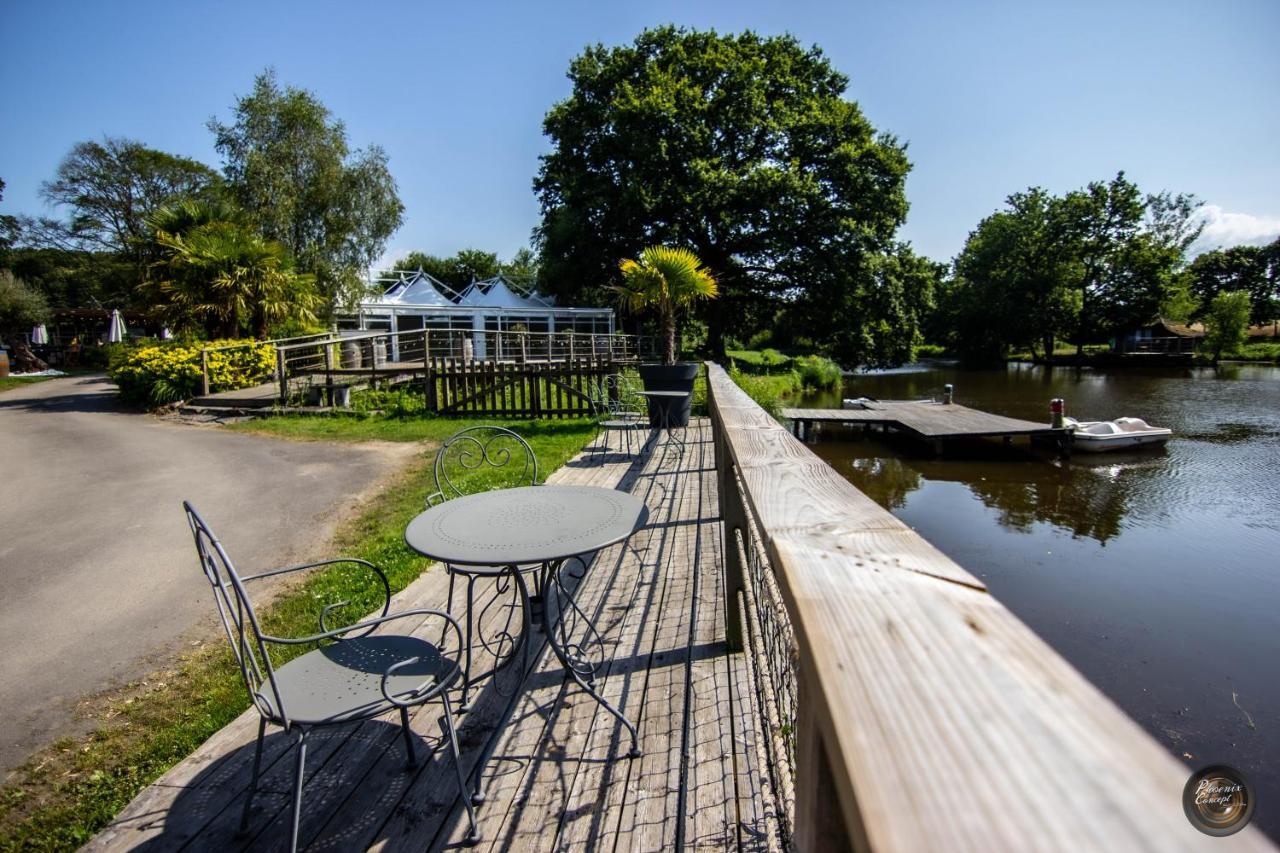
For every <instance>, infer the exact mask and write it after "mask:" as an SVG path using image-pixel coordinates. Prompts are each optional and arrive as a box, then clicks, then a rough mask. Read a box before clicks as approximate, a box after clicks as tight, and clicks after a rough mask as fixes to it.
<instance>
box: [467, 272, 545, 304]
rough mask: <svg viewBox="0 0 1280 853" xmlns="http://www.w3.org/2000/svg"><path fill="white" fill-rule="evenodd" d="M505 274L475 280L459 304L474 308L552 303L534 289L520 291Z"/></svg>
mask: <svg viewBox="0 0 1280 853" xmlns="http://www.w3.org/2000/svg"><path fill="white" fill-rule="evenodd" d="M521 290H522V289H521V288H519V287H518V285H514V283H513V282H511V281H510V279H508V278H507V277H506V276H503V275H496V276H494V277H493V278H490V279H485V280H484V281H475V282H472V283H471V285H470V286H469V287H468V288H467V289H466V290H464V291H462V298H461V299H459V300H458V304H459V305H467V306H471V307H475V308H551V307H554V303H552V302H551V300H549V299H547V298H546V297H544V296H542V295H540V294H538V293H537V292H534V291H529V292H527V293H524V292H520V291H521Z"/></svg>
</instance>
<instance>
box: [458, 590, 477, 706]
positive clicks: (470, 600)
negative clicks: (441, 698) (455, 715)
mask: <svg viewBox="0 0 1280 853" xmlns="http://www.w3.org/2000/svg"><path fill="white" fill-rule="evenodd" d="M475 586H476V576H475V575H467V649H466V653H465V654H466V663H464V664H463V666H462V704H461V705H459V706H458V710H459V711H460V712H462V713H466V711H467V709H468V707H469V706H468V705H467V696H468V694H469V693H470V692H471V633H472V623H473V622H474V618H473V616H472V607H473V605H474V604H475Z"/></svg>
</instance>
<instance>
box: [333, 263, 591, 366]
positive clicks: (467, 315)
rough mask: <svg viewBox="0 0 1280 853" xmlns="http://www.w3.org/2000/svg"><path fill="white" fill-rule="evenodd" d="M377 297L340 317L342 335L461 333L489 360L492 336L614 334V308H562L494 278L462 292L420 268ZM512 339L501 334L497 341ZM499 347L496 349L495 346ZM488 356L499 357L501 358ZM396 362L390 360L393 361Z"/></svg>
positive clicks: (477, 353) (478, 355)
mask: <svg viewBox="0 0 1280 853" xmlns="http://www.w3.org/2000/svg"><path fill="white" fill-rule="evenodd" d="M379 281H381V282H382V283H384V284H388V281H389V284H388V286H387V287H386V289H385V290H384V291H383V292H382V294H381V295H380V296H375V297H372V298H367V299H364V300H361V302H360V304H359V306H358V307H357V309H356V313H355V314H354V315H348V316H346V317H343V318H340V319H339V322H338V328H339V329H342V330H346V331H353V330H359V331H365V332H412V331H418V330H420V329H430V330H433V331H434V330H437V329H439V330H454V331H456V332H460V333H465V332H467V331H470V332H471V334H470V335H469V336H468V339H469V341H470V344H471V348H472V349H473V352H474V357H475V358H478V359H483V358H487V357H490V353H489V352H488V350H489V348H490V347H489V343H490V340H489V338H490V334H489V333H492V332H527V333H532V334H535V335H538V336H542V335H545V334H546V333H548V332H569V331H572V332H579V333H582V334H586V335H609V334H612V333H613V331H614V314H613V309H612V308H563V307H560V306H558V305H556V304H555V300H554V299H552V298H551V297H549V296H544V295H542V294H539V293H537V292H536V291H535V290H533V289H531V288H526V287H523V286H521V285H520V284H518V283H516V282H514V281H512V280H510V279H508V278H507V277H505V276H502V275H498V276H495V277H493V278H491V279H486V280H485V281H477V282H472V283H471V284H470V285H469V286H468V287H466V288H465V289H464V290H463V291H462V292H461V293H458V292H456V291H454V290H453V289H452V288H450V287H449V286H448V285H446V284H444V283H443V282H441V281H439V280H437V279H435V278H433V277H432V276H430V275H428V274H427V273H426V272H424V271H422V270H421V269H419V270H418V271H417V272H413V273H400V274H399V275H398V276H397V277H396V278H395V279H391V280H388V279H380V280H379ZM513 337H514V336H509V335H500V336H496V337H495V341H497V342H502V341H508V340H510V339H511V338H513ZM498 345H500V344H498ZM492 355H494V356H497V357H501V354H499V353H493V354H492ZM393 358H394V356H393Z"/></svg>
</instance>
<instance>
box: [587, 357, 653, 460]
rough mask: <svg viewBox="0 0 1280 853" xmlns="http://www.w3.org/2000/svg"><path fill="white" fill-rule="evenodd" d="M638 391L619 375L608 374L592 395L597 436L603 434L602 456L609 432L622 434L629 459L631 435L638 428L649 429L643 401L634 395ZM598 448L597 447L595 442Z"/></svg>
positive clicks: (607, 443) (622, 375) (605, 449)
mask: <svg viewBox="0 0 1280 853" xmlns="http://www.w3.org/2000/svg"><path fill="white" fill-rule="evenodd" d="M638 390H639V389H638V388H636V387H634V386H633V385H632V383H631V382H630V380H629V379H628V378H627V377H626V376H625V375H624V374H621V373H611V374H609V375H608V376H606V377H604V381H603V382H602V383H601V384H600V385H599V386H597V387H596V390H595V391H593V393H592V408H593V409H596V410H597V414H596V435H597V436H599V434H600V433H601V432H603V433H604V438H605V441H604V446H603V447H600V450H601V452H602V453H604V452H608V447H609V433H611V432H618V433H621V434H622V437H623V442H624V445H623V446H625V447H626V454H627V457H628V458H630V457H631V456H632V455H633V454H632V452H631V434H632V432H634V431H635V430H637V429H646V428H647V427H648V423H649V422H648V417H647V415H646V414H645V411H644V399H643V398H642V397H639V396H637V393H636V392H637V391H638ZM597 446H598V447H599V444H598V443H597Z"/></svg>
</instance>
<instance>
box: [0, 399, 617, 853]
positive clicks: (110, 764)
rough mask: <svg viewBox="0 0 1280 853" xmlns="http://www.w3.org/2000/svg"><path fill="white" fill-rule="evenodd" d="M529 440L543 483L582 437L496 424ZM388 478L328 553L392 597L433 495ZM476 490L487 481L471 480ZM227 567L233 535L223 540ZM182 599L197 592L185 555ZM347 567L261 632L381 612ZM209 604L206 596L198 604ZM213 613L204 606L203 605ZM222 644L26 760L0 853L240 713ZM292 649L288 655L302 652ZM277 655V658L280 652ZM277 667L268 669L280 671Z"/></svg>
mask: <svg viewBox="0 0 1280 853" xmlns="http://www.w3.org/2000/svg"><path fill="white" fill-rule="evenodd" d="M478 423H480V421H476V420H459V419H446V418H432V419H389V418H367V419H353V418H309V417H280V418H270V419H266V420H262V421H254V422H250V423H246V424H239V425H237V426H236V427H235V428H236V429H239V430H242V431H246V432H259V433H269V434H272V435H278V436H285V437H289V438H295V439H307V440H339V441H362V440H369V439H380V440H388V441H438V440H440V439H443V438H446V437H447V436H449V435H451V434H453V433H454V432H456V431H457V430H459V429H462V428H463V427H466V426H473V425H476V424H478ZM503 425H504V426H509V427H511V428H513V429H515V430H516V431H517V432H519V433H520V435H522V436H524V437H525V439H526V440H528V442H529V444H530V446H531V447H532V448H533V450H534V453H536V454H537V457H538V462H539V470H540V471H543V472H547V473H550V472H551V471H554V470H556V469H557V468H559V467H560V466H561V465H563V464H564V463H565V462H567V461H568V460H569V459H571V458H572V457H573V456H574V455H575V454H576V453H578V451H580V450H581V449H582V447H583V446H584V445H585V444H586V443H587V441H588V440H589V439H590V437H591V435H592V434H593V428H592V426H591V425H590V424H589V423H588V422H586V421H581V420H562V421H520V422H512V423H504V424H503ZM430 449H431V448H430V447H424V456H423V458H422V459H421V461H420V462H418V463H417V464H412V465H410V466H409V467H408V469H407V470H405V471H403V472H401V473H400V474H399V475H397V476H396V477H395V478H394V479H393V480H392V481H391V483H390V484H389V485H388V486H387V487H386V488H385V489H384V490H383V491H382V492H381V493H380V494H379V495H378V496H377V497H376V498H374V499H373V500H372V501H371V502H370V504H369V506H368V507H366V508H365V510H364V511H363V512H362V513H360V515H359V516H358V517H357V518H355V519H354V520H352V521H351V522H349V523H348V524H346V525H344V526H343V528H342V529H341V530H340V531H339V533H338V535H337V537H336V541H335V543H334V547H333V549H332V553H333V554H334V555H339V554H341V555H344V556H353V557H361V558H363V559H366V560H368V561H370V562H372V563H374V564H375V565H377V566H380V567H381V568H382V569H383V571H385V572H386V574H387V577H388V579H389V580H390V581H391V587H392V591H393V592H396V591H398V590H400V589H403V588H404V587H405V586H407V585H408V584H409V583H410V582H411V581H413V580H414V579H415V578H417V577H418V575H419V574H420V573H421V572H422V570H423V569H424V568H425V567H426V565H427V564H426V561H424V560H423V559H422V557H420V556H418V555H417V554H415V553H414V552H412V551H410V550H409V549H408V547H407V546H406V545H405V544H404V528H405V525H406V524H408V522H409V520H410V519H411V518H413V516H415V515H417V514H418V513H419V512H421V511H422V508H423V505H424V502H425V500H426V496H427V494H428V493H429V492H431V491H432V490H433V483H432V482H431V475H430V470H429V469H430V466H429V462H428V452H429V450H430ZM473 476H474V477H475V481H474V483H472V484H471V485H474V486H476V487H477V488H483V487H484V486H485V483H486V482H487V480H488V479H491V478H493V477H494V475H493V474H492V472H489V471H483V470H480V471H477V472H476V473H475V474H474V475H473ZM222 534H223V535H224V536H226V537H227V540H228V543H227V544H228V547H229V548H230V550H231V557H232V559H235V556H236V549H235V532H234V531H223V532H222ZM185 568H188V569H189V571H190V581H191V583H192V585H193V589H194V588H195V587H196V586H203V585H204V580H203V578H201V577H200V574H199V571H198V569H197V566H196V563H195V558H194V552H193V555H192V562H191V565H190V566H189V567H185ZM370 581H371V578H370V577H369V576H368V574H366V573H363V572H360V571H359V570H357V569H355V568H354V567H350V566H342V567H337V568H327V569H319V570H315V571H313V572H310V573H308V575H307V577H305V578H303V579H302V580H301V581H300V582H299V583H297V584H296V585H294V586H291V587H290V588H289V589H287V590H286V591H284V592H282V593H281V594H280V595H279V596H278V597H277V598H276V600H275V601H274V603H273V604H272V605H271V606H270V607H269V608H265V609H264V610H263V611H262V613H261V614H260V615H261V616H262V617H263V621H264V622H265V623H266V624H265V626H264V627H265V630H266V631H267V632H268V633H273V634H277V635H281V636H300V635H302V634H305V633H313V632H314V631H315V630H316V626H317V620H318V616H319V613H320V610H321V609H322V608H323V607H324V605H325V604H326V603H329V602H333V601H339V600H350V601H351V602H352V605H351V607H349V608H345V609H344V611H343V612H342V616H343V617H345V618H348V619H350V620H352V621H355V620H357V619H359V618H361V617H362V616H363V615H364V614H365V613H367V612H369V611H370V610H372V609H374V607H375V606H376V605H377V603H378V602H379V601H380V600H381V598H380V594H379V592H378V590H379V588H380V585H375V584H376V581H374V583H371V582H370ZM205 594H206V595H208V592H207V591H206V592H205ZM209 606H210V607H212V606H213V604H212V602H210V604H209ZM226 645H227V644H226V641H225V639H219V640H217V641H215V642H211V643H208V644H206V645H205V646H203V647H201V648H198V649H196V650H194V651H192V652H190V653H188V654H185V655H183V656H181V657H180V658H179V659H177V660H176V661H175V662H174V664H173V666H172V667H171V668H169V669H165V670H162V671H160V672H157V673H154V674H153V675H152V676H151V677H149V678H147V679H146V680H144V681H141V682H137V683H135V684H131V685H128V686H127V687H126V688H125V689H123V690H122V691H120V692H119V693H118V694H116V695H114V696H111V697H109V698H108V699H106V700H105V701H104V702H100V703H98V707H99V711H98V712H97V713H96V714H95V718H96V719H97V720H98V724H97V728H96V731H94V732H93V733H92V734H90V735H88V736H87V737H84V738H80V739H77V740H63V741H61V742H59V743H57V744H54V745H53V746H51V747H49V748H47V749H45V750H42V751H41V752H39V753H37V754H36V755H35V756H34V757H33V758H32V759H31V760H30V761H29V762H28V763H27V764H26V765H25V766H24V767H23V768H21V769H20V770H18V771H16V773H15V774H14V775H13V777H12V781H11V782H9V783H8V784H6V785H5V786H4V787H3V788H2V789H0V850H5V851H9V850H65V849H74V848H76V847H79V846H80V845H81V844H83V843H84V842H86V841H88V840H89V839H90V838H91V837H92V836H93V835H94V833H96V832H97V831H98V830H100V829H102V827H104V826H105V825H106V824H107V823H109V822H110V821H111V819H112V818H113V817H114V816H115V815H116V814H117V813H118V812H119V811H120V810H121V809H122V808H124V807H125V806H126V805H127V804H128V803H129V801H130V800H132V799H133V797H134V796H136V795H137V793H138V792H139V791H140V790H142V789H143V788H144V787H146V786H147V785H148V784H150V783H151V782H152V781H154V780H155V779H156V778H158V777H159V776H160V775H161V774H163V773H164V772H165V771H166V770H168V769H169V768H170V767H172V766H173V765H174V764H176V763H178V762H179V761H181V760H182V759H184V758H186V757H187V756H188V755H190V754H191V752H192V751H194V750H195V749H196V748H197V747H198V746H199V745H200V744H201V743H203V742H204V741H205V740H206V739H207V738H208V737H209V736H210V735H212V734H214V733H215V732H217V731H218V730H219V729H221V728H222V727H223V726H225V725H227V724H228V723H230V722H231V721H232V720H234V719H235V718H236V716H238V715H239V714H240V713H241V712H243V711H244V710H245V709H246V708H248V707H249V701H248V696H247V694H246V692H245V688H244V684H243V683H242V682H241V681H240V674H239V671H238V670H237V669H236V666H235V664H234V662H233V659H232V657H231V654H230V651H229V650H228V649H227V648H226ZM307 650H308V649H307V648H306V647H302V648H298V649H296V650H295V651H294V654H300V653H302V652H304V651H307ZM285 652H286V654H287V652H288V650H287V649H286V650H285ZM286 659H287V657H286V656H285V655H281V656H280V657H278V658H275V660H276V661H277V662H278V663H283V662H284V661H285V660H286Z"/></svg>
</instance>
